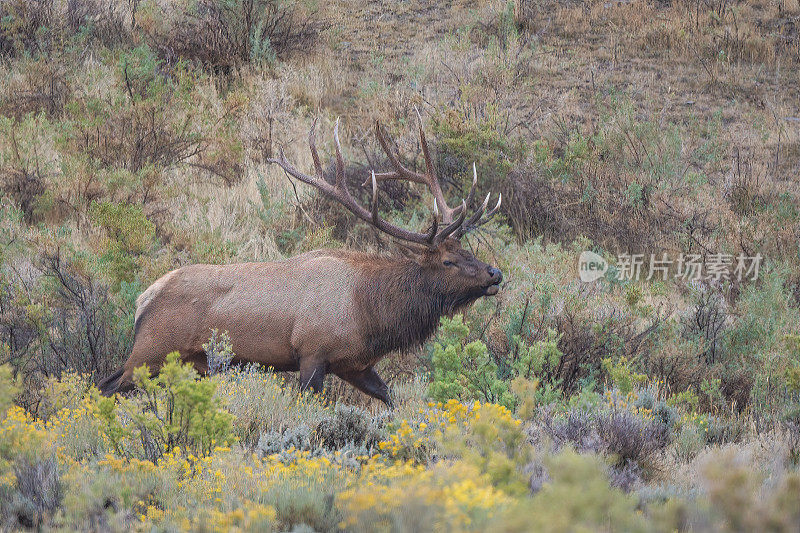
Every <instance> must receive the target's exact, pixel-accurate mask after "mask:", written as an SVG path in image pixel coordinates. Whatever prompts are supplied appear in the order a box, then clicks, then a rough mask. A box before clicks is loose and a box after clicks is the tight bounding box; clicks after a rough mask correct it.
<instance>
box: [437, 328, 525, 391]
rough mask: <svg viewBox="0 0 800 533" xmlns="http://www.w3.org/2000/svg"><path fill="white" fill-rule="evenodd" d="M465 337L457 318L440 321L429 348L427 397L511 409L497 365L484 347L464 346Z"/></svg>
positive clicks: (476, 344) (480, 345) (465, 344)
mask: <svg viewBox="0 0 800 533" xmlns="http://www.w3.org/2000/svg"><path fill="white" fill-rule="evenodd" d="M468 335H469V326H467V325H466V324H464V319H463V317H462V316H461V315H456V316H455V317H453V318H452V319H450V318H447V317H443V318H442V323H441V327H440V330H439V336H438V339H439V340H438V341H437V342H435V343H434V345H433V356H432V363H433V381H432V382H431V386H430V394H431V397H433V398H434V399H435V400H439V401H445V400H449V399H451V398H454V399H461V400H470V399H480V400H483V401H487V402H495V403H501V404H503V405H507V406H508V405H513V401H514V400H513V396H512V395H511V393H510V392H509V391H508V384H507V383H506V382H504V381H503V380H501V379H499V378H498V376H497V364H496V363H495V362H494V360H493V359H492V357H491V355H490V354H489V351H488V349H487V348H486V345H485V344H484V343H483V342H481V341H472V342H469V343H467V342H466V339H467V337H468Z"/></svg>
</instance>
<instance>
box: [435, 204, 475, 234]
mask: <svg viewBox="0 0 800 533" xmlns="http://www.w3.org/2000/svg"><path fill="white" fill-rule="evenodd" d="M458 211H459V214H458V218H456V219H455V220H454V221H453V222H451V223H450V224H449V225H447V226H446V227H445V228H444V229H443V230H442V231H440V232H439V233H437V234H436V237H435V238H434V240H433V242H434V243H435V244H438V243H440V242H442V241H444V240H445V239H446V238H448V237H449V236H450V235H452V234H453V233H455V232H456V231H459V230H460V229H461V226H462V225H463V224H464V219H465V218H466V217H467V203H466V202H465V201H464V200H461V205H460V206H459V209H458Z"/></svg>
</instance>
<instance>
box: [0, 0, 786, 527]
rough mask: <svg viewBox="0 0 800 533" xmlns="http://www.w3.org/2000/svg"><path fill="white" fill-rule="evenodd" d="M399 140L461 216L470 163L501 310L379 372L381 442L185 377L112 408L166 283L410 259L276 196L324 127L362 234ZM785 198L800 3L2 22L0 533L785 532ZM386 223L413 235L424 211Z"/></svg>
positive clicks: (404, 188)
mask: <svg viewBox="0 0 800 533" xmlns="http://www.w3.org/2000/svg"><path fill="white" fill-rule="evenodd" d="M417 110H418V111H419V113H420V116H421V119H422V125H423V127H424V129H425V131H426V134H427V136H428V139H429V142H430V144H431V146H432V148H433V155H434V159H435V162H436V168H437V171H438V173H439V175H440V177H441V179H442V181H443V183H444V186H445V194H446V195H447V197H448V198H451V199H453V202H452V204H451V205H454V204H455V203H456V201H457V199H458V198H461V197H463V196H465V195H466V193H467V191H468V189H469V185H470V183H471V181H472V164H473V162H474V163H475V165H476V168H477V170H478V174H479V186H478V187H479V191H478V193H479V194H477V195H476V197H478V198H482V196H481V194H483V195H485V194H486V193H487V192H490V191H491V192H493V193H502V194H503V199H504V200H503V207H502V211H501V213H500V215H498V216H497V217H495V219H494V220H493V221H492V222H491V223H490V224H488V225H486V226H484V227H482V228H481V230H480V231H476V232H473V233H471V234H470V235H469V236H468V237H466V238H465V239H464V241H463V244H464V246H465V247H468V248H469V249H471V250H472V251H474V253H475V255H476V256H477V257H479V258H480V259H482V260H484V261H486V262H488V263H491V264H493V265H496V266H497V267H498V268H500V269H501V270H502V271H503V274H504V279H505V280H506V281H505V282H504V284H503V287H502V290H501V292H500V294H499V295H498V296H497V297H495V298H491V299H490V298H483V299H481V300H479V301H478V302H477V303H476V304H475V305H474V306H473V307H472V308H471V309H469V310H468V311H466V312H465V313H464V314H463V315H458V316H456V317H453V318H448V319H444V320H443V322H442V326H441V328H440V330H439V332H438V333H437V334H436V336H435V337H434V338H433V339H431V340H430V341H429V342H428V343H427V344H426V345H425V346H423V347H421V348H419V349H418V350H414V351H411V352H409V353H397V354H392V355H390V356H389V357H387V358H385V359H384V360H383V361H381V363H380V364H379V367H378V370H379V373H380V374H381V376H383V377H384V378H385V379H386V380H387V382H389V384H390V386H391V388H392V391H393V394H394V396H395V398H396V403H397V408H396V409H394V410H392V411H387V410H386V409H385V408H384V407H383V405H382V404H380V403H379V402H377V401H373V400H370V399H369V398H367V397H366V396H364V395H363V394H361V393H359V392H358V391H355V390H354V389H352V387H350V386H349V385H346V384H344V383H343V382H341V381H339V380H338V378H335V377H328V378H327V380H326V387H325V393H324V394H323V395H321V396H310V395H303V394H301V393H299V392H298V388H297V382H296V376H294V375H291V374H287V375H274V374H272V373H270V372H268V371H266V370H264V369H258V368H233V369H228V370H226V371H224V372H220V373H218V374H216V375H213V376H206V377H203V378H199V377H198V376H196V374H195V373H194V371H193V370H192V369H191V368H188V367H185V366H182V365H181V364H180V363H179V362H178V361H172V362H171V363H170V364H169V365H168V366H167V367H166V369H165V371H164V372H162V374H161V375H160V376H159V377H157V378H149V377H148V376H147V375H146V374H141V375H140V376H139V378H138V379H139V383H140V389H141V390H140V391H139V392H137V393H135V394H133V395H131V396H128V397H118V398H115V399H104V398H101V397H100V396H99V395H98V393H97V390H96V388H95V387H94V384H95V383H97V382H98V381H99V380H100V379H101V378H103V377H105V376H107V375H108V374H110V373H111V372H112V371H113V370H114V369H116V368H117V367H118V366H119V365H120V364H121V363H122V362H124V360H125V359H126V358H127V355H128V353H129V351H130V348H131V345H132V341H133V314H134V311H135V303H134V302H135V299H136V297H137V296H138V295H139V294H140V293H141V292H142V291H143V290H144V289H145V288H147V286H148V285H149V284H150V283H152V282H153V281H155V280H156V279H157V278H158V277H160V276H161V275H163V274H164V273H166V272H168V271H170V270H172V269H174V268H177V267H179V266H181V265H186V264H192V263H215V264H223V263H235V262H243V261H270V260H276V259H280V258H285V257H290V256H292V255H295V254H298V253H302V252H304V251H308V250H313V249H317V248H320V247H333V248H338V247H347V248H353V249H359V250H365V251H373V252H376V253H382V254H394V253H397V250H396V247H395V245H394V243H393V242H391V240H390V239H388V238H387V237H385V236H383V235H381V234H379V233H378V232H376V231H375V230H374V229H372V228H370V227H368V226H367V225H366V224H363V223H360V222H356V220H355V218H354V217H353V216H352V215H350V214H348V213H347V212H346V210H344V209H343V208H342V207H341V206H339V205H338V204H336V203H335V202H332V201H330V200H327V199H325V198H323V197H322V196H321V195H319V194H317V193H316V192H315V191H314V190H312V189H311V188H310V187H307V186H305V185H303V184H301V183H293V182H292V181H290V180H289V179H288V178H287V176H286V175H285V174H284V173H283V172H282V171H281V170H280V169H279V168H278V167H277V166H274V165H270V164H268V163H267V162H266V160H267V159H269V158H271V157H273V156H275V155H277V154H278V151H279V150H280V149H283V150H284V151H285V153H286V156H287V158H288V159H289V160H290V161H293V162H295V163H296V165H297V166H298V168H300V169H303V170H310V169H311V168H312V167H313V162H312V159H311V156H310V152H309V149H308V145H307V134H308V131H309V129H310V128H311V126H312V124H313V123H314V122H315V121H316V124H317V144H318V146H319V148H320V151H321V153H322V155H323V156H324V157H325V159H326V161H327V160H328V158H330V156H331V155H332V153H333V138H332V132H333V125H334V123H335V122H336V120H337V118H339V119H340V121H341V122H340V137H341V140H342V144H343V150H344V156H345V159H346V163H347V170H348V183H349V186H350V188H351V191H352V192H353V195H354V196H356V197H357V198H359V199H360V200H361V201H364V202H366V201H367V199H368V195H369V191H368V190H367V189H366V188H364V187H363V186H362V185H361V184H362V183H363V182H364V180H365V178H366V177H367V176H368V173H369V171H370V170H371V169H373V168H374V169H387V168H388V161H387V160H386V157H385V156H384V155H383V153H382V151H381V150H380V146H379V144H378V142H377V140H376V139H375V137H374V125H375V121H376V120H379V121H381V123H382V124H383V125H384V127H385V128H386V130H387V131H388V132H389V133H390V134H391V135H392V137H393V138H394V139H395V142H396V148H397V150H398V152H399V154H400V156H401V158H402V159H403V161H404V162H405V164H407V165H408V166H410V167H416V168H419V166H420V165H422V164H423V159H422V154H421V146H420V142H419V138H418V136H417V131H416V130H417V126H418V123H417V122H418V119H417ZM331 169H332V167H330V166H329V165H326V172H328V173H332V170H331ZM798 182H800V5H799V4H798V1H797V0H751V1H739V0H671V1H670V0H630V1H604V0H603V1H600V0H598V1H594V0H590V1H584V2H578V1H573V0H542V1H537V2H534V1H530V0H516V1H510V2H505V1H497V0H475V1H469V0H463V1H444V2H424V1H417V0H407V1H404V2H387V1H381V0H375V1H373V0H355V1H348V2H345V1H340V0H336V1H332V2H313V1H311V0H112V1H100V0H70V1H66V0H2V1H0V365H3V366H0V524H2V527H3V528H4V529H11V530H13V529H20V528H37V529H39V528H41V529H48V530H49V529H56V530H58V529H64V530H75V529H80V530H87V529H88V530H103V531H106V530H130V529H138V530H151V529H153V528H155V529H157V530H162V529H163V530H185V529H192V530H220V531H227V530H229V529H232V528H239V529H242V530H257V531H261V530H276V531H288V530H296V531H309V530H314V531H338V530H348V531H349V530H356V531H358V530H365V531H373V530H392V531H419V530H437V531H438V530H457V531H467V530H475V531H485V530H499V531H504V530H505V531H531V530H552V531H576V530H588V531H596V530H601V531H633V530H642V531H652V530H659V531H660V530H664V531H674V530H692V531H694V530H698V531H727V530H731V531H746V530H766V529H769V530H777V531H784V530H785V531H795V530H797V529H798V527H800V472H798V462H800V187H799V186H798V185H799V183H798ZM381 199H382V200H381V202H382V203H381V205H382V206H383V211H382V214H383V215H384V216H385V217H386V218H387V219H388V220H390V221H391V222H393V223H395V224H398V225H403V226H405V227H409V228H412V229H414V230H417V231H422V230H424V229H425V224H426V223H427V222H426V221H427V220H428V217H429V213H430V208H431V204H432V200H431V196H430V194H429V193H428V192H427V191H426V190H425V189H423V188H422V187H419V186H417V185H414V184H412V185H408V184H397V183H395V184H387V185H386V186H385V187H384V188H383V189H382V192H381ZM473 207H475V206H473ZM584 251H592V252H594V253H596V254H598V255H599V256H601V257H602V258H603V259H604V260H605V261H606V262H607V263H608V265H609V270H608V272H607V275H606V276H605V277H604V278H602V279H600V280H597V281H594V282H591V283H586V282H582V281H581V279H580V277H579V256H580V254H581V252H584ZM626 254H628V255H626ZM630 254H641V258H642V261H643V263H642V269H643V272H644V273H645V275H642V276H640V277H639V278H638V279H629V278H631V276H626V275H625V274H626V273H627V272H629V270H630V269H629V268H628V267H629V264H628V263H627V262H626V261H628V260H630ZM651 254H652V257H653V259H663V258H668V259H669V261H671V263H670V269H669V270H668V271H667V272H666V273H663V275H662V273H661V272H656V275H654V276H650V279H647V278H648V276H647V272H648V266H649V265H650V261H651ZM756 256H758V257H760V258H761V259H760V263H759V269H758V272H757V276H756V275H755V272H749V273H748V274H747V275H744V276H738V275H737V273H735V272H734V268H735V267H736V266H737V264H738V258H739V257H742V258H752V257H756ZM689 258H693V259H692V260H693V261H694V262H697V263H700V264H702V265H703V268H704V270H703V275H702V276H700V277H698V278H696V279H694V278H693V276H688V275H685V270H681V269H679V263H678V261H679V259H680V260H681V261H684V260H688V259H689ZM726 258H727V260H728V261H729V263H728V267H729V268H728V269H727V272H728V273H729V274H730V275H727V276H725V275H715V274H714V270H713V268H714V265H717V266H719V265H720V264H721V262H722V263H724V261H725V260H726ZM683 266H685V265H684V263H683V262H681V263H680V268H682V267H683ZM709 269H710V270H709ZM209 337H211V332H209ZM230 349H231V348H230V341H229V339H227V338H226V336H225V334H224V332H218V334H216V335H215V336H214V338H213V339H211V340H210V345H209V352H210V353H212V354H213V357H215V358H218V359H219V361H220V364H221V366H222V367H225V364H224V363H225V360H226V358H227V357H229V356H230Z"/></svg>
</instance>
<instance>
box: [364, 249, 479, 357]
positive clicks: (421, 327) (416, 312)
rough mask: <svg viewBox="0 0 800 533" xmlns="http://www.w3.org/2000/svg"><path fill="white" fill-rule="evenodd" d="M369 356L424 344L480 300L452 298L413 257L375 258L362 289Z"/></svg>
mask: <svg viewBox="0 0 800 533" xmlns="http://www.w3.org/2000/svg"><path fill="white" fill-rule="evenodd" d="M355 296H356V302H357V305H358V310H359V313H360V314H361V317H362V318H363V320H364V322H363V323H364V324H365V326H364V331H363V333H364V334H365V336H366V339H367V346H368V350H369V351H370V352H371V353H370V354H369V356H371V357H374V358H378V357H380V356H382V355H384V354H386V353H388V352H391V351H394V350H405V349H408V348H413V347H416V346H419V345H421V344H422V343H423V342H425V341H426V340H427V339H428V337H430V336H431V335H432V334H433V332H434V331H436V328H437V327H438V326H439V319H440V318H441V317H442V315H452V314H453V313H454V312H456V311H457V310H458V309H460V308H462V307H464V306H466V305H469V304H470V303H472V302H473V301H475V299H476V298H477V297H478V296H479V295H475V296H474V297H467V298H464V297H459V296H458V295H452V294H448V293H447V291H446V290H445V287H443V284H442V283H441V281H440V280H439V279H437V278H436V277H435V275H434V274H431V273H429V272H426V271H425V270H424V269H423V267H421V266H420V265H418V264H416V263H414V262H413V261H411V260H409V259H388V258H374V261H371V263H370V264H369V266H367V267H366V268H365V269H364V271H363V276H362V278H361V280H360V281H359V283H358V284H357V286H356V294H355Z"/></svg>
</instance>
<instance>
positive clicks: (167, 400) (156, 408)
mask: <svg viewBox="0 0 800 533" xmlns="http://www.w3.org/2000/svg"><path fill="white" fill-rule="evenodd" d="M134 380H135V381H136V384H137V386H138V387H139V389H140V390H141V391H142V394H141V396H135V397H132V398H127V399H124V398H117V401H118V406H117V408H116V409H114V408H113V402H114V399H113V398H108V399H103V400H100V401H99V404H100V406H101V414H102V416H103V419H104V422H105V425H106V433H107V435H108V436H109V439H110V440H111V442H112V444H113V445H114V447H115V448H116V449H117V451H118V453H120V454H122V455H124V456H131V455H135V454H134V453H133V452H131V451H130V449H129V447H128V446H125V445H123V440H124V441H126V442H127V443H128V445H131V444H133V443H138V444H139V446H140V449H139V453H140V454H141V455H143V456H144V458H146V459H149V460H150V461H153V462H155V461H157V460H158V459H159V458H160V457H161V456H162V455H163V454H164V453H166V452H169V451H171V450H172V449H173V448H175V447H181V448H182V449H186V450H191V451H192V453H194V454H195V455H197V456H204V455H208V454H210V453H211V452H212V451H213V450H214V449H215V448H216V447H224V446H228V445H230V444H232V443H233V442H234V441H235V440H236V439H235V436H234V434H233V416H232V415H231V414H230V413H228V412H227V411H225V410H223V409H222V408H220V406H219V405H218V404H217V402H216V401H215V399H214V392H215V391H216V388H217V385H216V383H215V382H214V381H212V380H210V379H202V380H199V379H198V375H197V372H196V371H195V370H194V368H193V367H192V366H191V365H189V364H183V363H181V361H180V354H178V352H172V353H171V354H169V355H168V356H167V358H166V362H165V364H164V366H163V367H161V369H160V371H159V373H158V375H157V376H155V377H151V376H150V370H149V369H148V368H147V366H142V367H139V368H137V369H136V371H135V372H134ZM120 417H124V418H129V419H130V422H127V421H124V420H120Z"/></svg>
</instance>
